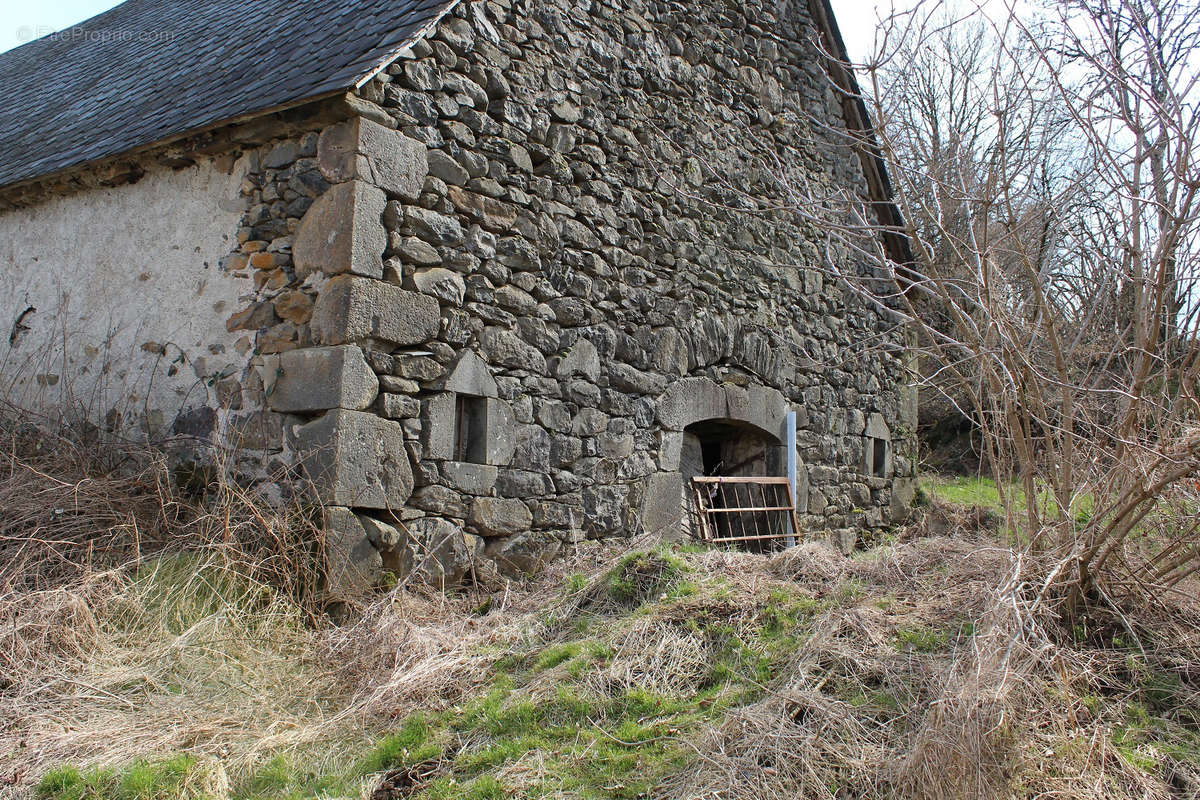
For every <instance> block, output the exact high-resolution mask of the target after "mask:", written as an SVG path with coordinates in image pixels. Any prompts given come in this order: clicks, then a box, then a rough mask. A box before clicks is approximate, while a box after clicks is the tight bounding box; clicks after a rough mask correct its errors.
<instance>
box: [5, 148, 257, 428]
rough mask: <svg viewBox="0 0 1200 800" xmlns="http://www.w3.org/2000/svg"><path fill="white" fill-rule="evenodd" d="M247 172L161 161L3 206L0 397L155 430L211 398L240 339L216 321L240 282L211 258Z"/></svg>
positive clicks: (239, 204) (231, 221)
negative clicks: (115, 183) (100, 184)
mask: <svg viewBox="0 0 1200 800" xmlns="http://www.w3.org/2000/svg"><path fill="white" fill-rule="evenodd" d="M245 167H246V164H245V162H244V161H238V162H236V163H233V164H232V167H231V166H230V165H229V163H228V162H226V163H225V165H224V168H223V169H222V168H221V167H220V166H218V164H217V163H214V162H213V161H204V162H201V163H199V164H197V165H195V166H192V167H187V168H184V169H179V170H171V169H167V168H156V169H152V170H151V171H149V172H147V174H146V175H145V176H144V177H143V178H142V179H141V180H139V181H138V182H137V183H134V184H130V185H126V186H119V187H114V188H106V189H92V190H88V191H84V192H80V193H77V194H72V195H67V196H62V197H57V198H54V199H51V200H49V201H47V202H44V203H41V204H39V205H36V206H32V207H28V208H20V209H16V210H11V211H6V212H0V397H2V398H5V399H8V400H10V401H12V402H14V403H17V404H19V405H21V406H23V407H27V408H34V409H39V410H45V411H48V412H51V413H55V412H57V411H63V412H65V413H68V414H78V413H79V412H80V411H82V412H83V413H84V414H85V415H86V416H87V417H89V418H91V419H92V420H94V421H101V420H104V419H109V420H113V419H114V417H115V415H120V416H121V418H122V419H123V421H124V422H123V424H124V427H125V428H126V430H127V431H128V432H130V433H137V434H140V435H147V434H148V435H150V436H158V435H160V434H162V433H165V432H169V429H170V426H171V424H172V421H173V420H174V419H175V417H176V415H177V414H178V413H179V412H180V411H181V410H183V409H186V408H192V407H196V406H199V405H215V401H214V400H213V393H214V389H213V388H212V385H211V384H213V383H214V382H215V381H214V380H213V378H214V377H215V376H219V375H226V374H238V373H240V371H241V369H242V367H243V366H244V364H245V363H246V355H245V351H246V350H247V348H248V342H247V341H246V340H245V339H243V338H242V337H243V334H242V333H229V332H227V331H226V329H225V321H226V320H227V319H228V318H229V316H230V315H231V314H232V313H234V312H235V311H237V310H239V308H240V305H239V300H238V298H239V295H240V294H242V293H245V292H247V291H249V290H250V286H249V281H247V280H245V279H244V278H242V279H240V278H235V277H233V276H231V275H229V274H226V273H224V272H222V271H221V269H220V266H219V264H220V261H221V259H222V257H223V256H225V255H226V254H228V253H230V252H231V251H233V250H234V249H235V247H236V244H237V242H236V236H237V230H238V226H239V224H240V220H241V217H242V214H243V211H244V202H243V200H242V198H241V197H240V185H241V180H242V176H243V175H245V173H246V169H245ZM30 309H35V310H30ZM239 339H241V341H240V342H239ZM239 350H240V351H241V352H239Z"/></svg>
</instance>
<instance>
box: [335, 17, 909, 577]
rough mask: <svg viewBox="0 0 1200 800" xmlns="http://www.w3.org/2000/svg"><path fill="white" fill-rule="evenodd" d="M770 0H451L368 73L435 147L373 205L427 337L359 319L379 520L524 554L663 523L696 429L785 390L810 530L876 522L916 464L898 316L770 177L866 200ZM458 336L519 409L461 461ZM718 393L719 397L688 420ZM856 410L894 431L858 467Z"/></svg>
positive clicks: (833, 121)
mask: <svg viewBox="0 0 1200 800" xmlns="http://www.w3.org/2000/svg"><path fill="white" fill-rule="evenodd" d="M774 7H775V6H774V4H764V3H761V2H747V3H736V4H734V3H723V2H717V1H716V0H706V1H705V2H700V3H686V4H684V3H642V2H638V1H637V0H616V1H615V2H604V3H602V2H577V1H573V2H566V0H564V1H563V2H555V1H554V0H533V1H532V2H515V3H510V2H507V0H494V1H493V2H487V3H468V4H464V5H462V6H460V7H459V8H458V9H456V11H455V15H454V16H452V17H450V18H448V19H447V20H445V21H443V23H442V24H441V26H440V28H439V31H438V33H437V34H436V35H435V36H433V37H432V38H431V39H430V40H429V41H427V42H422V43H420V44H418V46H417V47H415V48H414V50H413V52H412V53H411V54H409V56H406V57H405V58H402V59H401V60H400V61H399V62H397V63H396V64H394V65H392V66H391V67H389V68H388V69H387V71H386V73H385V74H384V75H382V76H381V77H380V78H379V79H377V80H376V81H373V82H372V83H371V84H369V85H368V86H366V87H364V89H363V91H362V92H361V95H362V97H363V98H365V99H367V100H369V101H370V102H372V103H376V104H378V105H379V106H381V107H382V108H383V109H385V110H386V113H387V114H388V115H389V116H390V117H391V121H394V123H395V124H396V125H398V127H399V129H400V130H401V131H402V132H403V133H404V134H405V135H406V136H408V137H410V138H412V139H415V140H418V141H421V142H423V143H425V144H426V145H427V146H428V147H429V151H428V162H429V176H428V177H427V179H426V180H425V182H424V186H423V190H422V192H421V194H420V196H419V197H418V198H417V199H416V201H415V202H413V201H411V200H402V199H397V198H395V197H391V198H390V199H389V202H388V203H387V205H386V207H385V211H384V213H383V216H382V220H383V223H384V227H385V229H386V231H387V235H388V245H387V250H386V252H385V269H384V273H383V279H384V281H385V282H391V283H392V284H394V285H399V286H401V287H403V288H404V289H406V290H408V291H410V292H415V293H422V294H425V295H427V296H429V297H432V298H435V299H436V300H437V301H438V303H439V305H440V314H441V321H440V329H439V332H438V334H437V336H436V338H435V339H432V340H426V341H419V342H410V343H408V344H407V345H406V346H403V347H394V346H392V345H389V344H387V343H384V342H380V341H372V340H371V339H370V338H369V337H360V338H359V339H358V343H359V344H361V345H362V346H363V347H364V348H365V350H366V360H367V361H368V362H369V363H370V365H371V366H372V368H373V369H374V371H375V372H376V373H377V374H378V375H379V376H380V380H381V387H380V388H381V392H382V395H381V400H380V403H381V404H382V403H387V404H388V407H389V408H392V409H395V411H396V413H395V414H388V413H385V414H384V416H393V417H394V418H395V419H397V421H398V422H399V424H400V426H401V428H402V430H403V431H404V434H405V437H406V441H407V447H408V449H409V451H410V454H411V457H412V466H413V485H414V490H413V493H412V495H411V497H410V498H409V500H408V501H407V504H406V507H405V508H404V509H403V510H402V511H399V512H398V514H397V516H396V517H390V518H393V519H402V521H404V522H405V524H406V525H408V526H409V527H412V526H413V524H414V521H416V520H422V521H421V522H420V523H419V524H420V525H421V526H425V525H433V524H434V522H433V521H434V520H436V521H437V523H436V524H437V525H438V526H443V525H444V526H445V527H439V528H438V530H446V531H465V532H466V536H465V538H464V539H462V540H461V541H462V542H463V547H465V548H466V549H467V550H468V551H481V552H484V553H486V554H487V555H489V556H491V557H492V558H494V559H495V560H496V562H497V563H498V564H499V565H500V566H501V567H502V568H504V567H505V566H508V567H515V568H519V569H529V568H531V567H533V566H534V565H536V563H538V560H539V559H540V558H542V557H545V556H547V555H550V554H553V552H555V551H556V550H557V549H558V548H560V547H561V546H563V545H564V544H569V543H570V542H571V541H573V540H575V539H576V538H577V537H581V536H587V537H604V536H631V535H637V534H639V533H643V532H651V529H652V528H655V527H658V525H651V524H649V522H648V521H649V520H650V519H653V520H655V522H656V523H665V524H669V523H670V522H671V521H673V520H674V519H677V518H678V516H679V511H680V507H679V494H678V492H679V490H678V486H679V481H680V475H679V469H680V466H679V460H680V451H681V446H682V429H683V428H684V427H685V426H686V425H687V424H690V423H691V422H694V421H698V420H701V419H704V418H706V415H707V416H717V417H724V416H728V417H732V418H745V419H747V420H748V421H750V422H752V423H754V424H756V425H758V426H760V427H768V426H771V430H772V431H774V430H775V429H777V428H779V426H780V425H781V424H782V414H783V412H784V411H785V410H788V409H791V410H796V411H797V412H798V415H799V421H800V432H799V438H800V451H801V458H802V460H803V462H804V463H806V464H807V466H808V469H807V470H806V471H805V473H804V474H803V475H802V479H801V485H802V486H807V487H810V488H808V489H805V496H804V497H802V498H800V504H801V506H802V507H806V508H807V512H808V513H807V515H806V517H805V519H804V522H805V524H806V526H808V527H811V528H818V529H837V530H846V529H848V528H851V527H858V526H876V525H882V524H885V523H886V522H887V521H888V520H889V519H891V518H892V516H893V508H892V485H893V480H892V479H893V477H894V476H896V475H899V476H901V477H907V476H908V475H911V473H912V469H913V466H912V462H911V460H910V459H908V458H906V457H905V453H904V450H903V446H904V444H905V442H904V439H905V432H906V430H907V429H908V426H909V424H910V423H908V422H907V421H906V414H907V409H909V408H910V407H911V395H910V394H909V393H908V392H907V390H906V389H905V388H904V385H905V382H906V380H907V374H906V371H905V369H904V363H903V359H902V356H901V353H902V350H903V348H902V344H903V341H902V335H901V333H900V332H899V331H896V330H893V328H892V325H891V323H890V322H889V321H888V320H886V319H884V318H883V317H882V316H881V315H880V313H879V312H878V311H877V310H875V309H874V308H871V307H868V306H867V305H866V304H864V303H862V302H860V301H859V300H858V299H857V298H856V297H855V296H854V295H853V294H852V293H850V292H847V291H845V290H844V289H843V288H842V287H841V286H839V285H838V283H837V282H836V281H835V280H833V279H832V278H831V277H830V276H829V275H828V273H827V272H826V271H825V270H824V268H823V263H824V262H823V258H824V248H825V247H826V243H825V237H824V235H823V234H822V232H821V231H820V230H819V228H817V227H816V226H814V225H812V224H811V223H808V222H804V221H802V220H801V219H800V217H799V216H798V215H796V214H795V213H793V212H792V210H790V209H789V208H788V206H789V204H790V203H791V202H793V199H789V197H787V195H786V190H785V187H784V186H781V184H780V182H779V181H778V180H777V178H778V170H779V166H778V165H779V164H780V163H781V162H782V163H786V165H787V167H786V170H787V172H788V175H787V180H786V183H788V184H790V185H792V186H796V185H800V184H801V183H802V182H807V185H808V186H810V187H811V188H812V192H813V196H815V197H817V198H819V197H820V196H821V193H822V192H823V191H825V190H827V189H836V188H843V187H850V188H851V190H852V191H859V192H862V193H865V186H864V185H863V179H862V174H861V168H860V166H859V164H858V162H857V159H856V157H855V156H854V155H853V154H852V153H850V152H849V151H848V150H847V149H845V148H844V147H842V146H841V145H840V144H836V143H835V142H834V141H833V139H832V137H830V136H828V135H826V134H825V133H823V132H822V130H821V126H822V125H832V126H834V127H837V126H840V125H841V119H840V114H839V111H838V100H837V98H836V97H835V96H834V95H833V93H832V92H831V91H830V90H829V89H828V88H827V86H826V83H825V79H824V77H823V75H822V73H821V72H820V69H819V67H818V66H817V62H816V57H815V54H814V53H813V52H812V51H811V49H810V48H809V47H808V46H807V44H806V43H805V42H806V41H807V36H808V35H809V34H810V33H811V28H810V26H809V23H808V20H807V17H806V16H805V14H806V11H805V9H804V8H803V7H800V6H798V5H795V4H790V5H788V8H787V11H786V15H785V16H784V17H779V16H775V14H774V13H773V11H772V9H773V8H774ZM493 33H494V34H495V36H493ZM785 33H786V34H787V35H784V34H785ZM810 117H813V118H815V120H816V123H814V122H813V120H812V119H810ZM385 121H386V120H385ZM806 202H812V200H811V198H810V199H809V200H806ZM840 266H841V267H842V268H843V269H847V270H850V271H854V270H855V269H856V268H855V265H854V264H853V263H851V262H847V261H842V262H841V263H840ZM465 353H472V354H477V355H478V357H479V358H480V359H481V360H482V361H483V362H484V363H486V365H487V367H488V369H489V371H490V373H491V375H492V377H493V379H494V382H495V385H496V386H497V387H498V400H499V401H500V402H501V403H502V404H503V405H505V406H507V409H508V413H509V414H511V420H510V422H509V423H508V424H506V425H505V426H504V431H503V434H502V435H503V436H504V437H512V439H513V447H512V449H511V456H510V457H506V458H505V459H504V460H503V461H500V462H494V463H488V464H485V465H473V464H468V465H464V464H461V463H458V462H455V461H454V460H453V458H452V456H450V455H449V452H450V451H449V449H448V448H447V447H446V446H444V443H445V441H446V440H447V439H448V437H452V435H453V434H452V429H453V424H454V423H453V421H452V416H453V412H452V409H453V407H454V405H453V398H452V396H449V395H450V393H448V392H446V391H445V389H444V384H445V381H446V378H447V375H448V374H449V373H450V372H451V371H452V370H453V369H454V368H455V365H456V364H457V363H458V362H459V360H460V359H461V358H463V356H464V354H465ZM685 379H686V380H685ZM682 387H689V388H692V389H696V391H695V392H692V391H687V392H679V391H676V389H679V388H682ZM708 395H712V398H715V399H712V398H710V399H711V408H712V409H715V410H712V411H711V413H709V412H708V411H704V410H702V409H699V408H698V409H697V410H694V413H693V411H688V413H689V414H691V415H692V416H691V417H689V418H687V419H684V418H682V417H681V416H680V414H679V413H677V412H679V411H680V408H682V407H685V406H687V404H688V403H690V402H691V398H692V397H697V396H708ZM906 397H907V398H908V403H907V404H905V403H904V402H903V401H904V398H906ZM406 398H407V399H406ZM681 398H683V399H681ZM412 399H415V400H417V401H419V404H415V403H410V402H408V401H409V400H412ZM705 402H706V403H707V402H709V401H708V400H706V401H705ZM742 407H745V408H743V409H742V411H739V408H742ZM688 408H690V407H688ZM704 408H709V406H704ZM749 408H757V409H758V411H756V412H753V413H752V412H751V411H747V410H745V409H749ZM868 418H872V419H874V418H877V419H878V420H880V421H881V423H882V424H883V425H885V426H886V427H887V428H888V429H889V430H890V431H891V432H893V433H891V435H892V436H894V437H895V438H896V444H897V447H898V448H900V452H898V453H897V455H896V457H895V458H894V459H893V461H892V467H893V472H892V473H889V475H888V476H887V477H886V478H876V477H871V476H869V475H868V474H866V473H865V470H864V459H865V452H864V442H865V441H866V440H865V438H864V434H865V432H866V427H867V420H868ZM781 433H782V432H781V431H780V435H781ZM672 492H674V494H672ZM898 501H901V502H899V503H898V505H900V506H905V505H906V504H907V503H906V501H904V498H903V497H902V496H901V497H899V498H898ZM350 505H353V503H352V502H351V503H350ZM359 511H360V512H362V513H363V514H367V515H370V514H374V515H375V516H376V517H379V516H380V515H381V514H383V513H384V512H382V510H380V509H378V508H377V507H376V508H375V509H374V510H369V509H359ZM895 511H896V512H899V511H900V509H899V508H897V509H895ZM384 515H385V516H388V515H387V514H384ZM360 516H361V514H360ZM455 540H456V541H459V538H458V536H457V534H456V535H455ZM460 555H461V554H460Z"/></svg>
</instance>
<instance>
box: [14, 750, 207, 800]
mask: <svg viewBox="0 0 1200 800" xmlns="http://www.w3.org/2000/svg"><path fill="white" fill-rule="evenodd" d="M195 766H196V761H195V759H193V758H192V757H191V756H186V755H176V756H172V757H170V758H165V759H161V760H157V761H149V760H143V761H135V762H133V763H132V764H129V765H128V766H126V767H125V768H124V769H121V770H111V769H92V770H87V771H81V770H79V769H77V768H76V767H72V766H64V767H59V768H57V769H53V770H50V771H49V772H47V773H46V775H45V776H44V777H43V778H42V780H41V781H40V782H39V783H38V786H37V796H38V797H39V798H43V799H44V800H180V798H191V797H195V798H199V797H200V796H201V794H200V793H199V792H198V791H194V790H189V788H188V786H187V784H188V780H189V778H190V777H191V773H192V770H193V769H194V768H195Z"/></svg>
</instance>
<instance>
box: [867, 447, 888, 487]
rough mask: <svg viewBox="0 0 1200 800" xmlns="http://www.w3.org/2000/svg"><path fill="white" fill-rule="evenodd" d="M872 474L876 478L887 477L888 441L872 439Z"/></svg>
mask: <svg viewBox="0 0 1200 800" xmlns="http://www.w3.org/2000/svg"><path fill="white" fill-rule="evenodd" d="M871 448H872V451H871V474H872V475H874V476H875V477H876V478H884V477H887V457H888V440H887V439H879V438H872V439H871Z"/></svg>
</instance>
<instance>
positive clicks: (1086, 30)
mask: <svg viewBox="0 0 1200 800" xmlns="http://www.w3.org/2000/svg"><path fill="white" fill-rule="evenodd" d="M1197 44H1200V7H1197V6H1196V5H1195V4H1193V3H1184V2H1177V0H1072V1H1071V2H1068V3H1061V4H1056V5H1055V6H1054V7H1053V8H1051V9H1048V10H1046V11H1044V12H1041V13H1039V14H1038V16H1036V18H1031V17H1028V16H1025V17H1023V16H1022V15H1021V14H1018V13H1017V12H1016V10H1015V7H1014V6H1010V7H1009V8H1008V11H1007V13H1002V14H1000V15H993V16H987V15H985V14H984V13H983V12H982V11H980V10H978V9H977V8H974V7H970V8H969V7H967V6H953V5H950V6H948V5H945V4H941V3H934V4H922V5H918V6H917V7H916V9H915V10H912V11H910V12H906V13H904V14H896V15H893V16H891V17H889V18H887V19H885V20H884V21H883V24H882V26H881V35H880V39H879V52H878V53H877V55H876V56H875V57H873V58H872V59H871V60H870V61H869V63H867V64H865V65H862V66H860V74H861V75H862V76H863V77H862V86H863V91H862V93H861V95H860V96H859V97H860V98H861V99H862V100H863V109H864V111H867V112H868V113H869V117H870V118H871V119H873V120H874V121H875V126H874V132H875V134H876V136H875V139H874V141H861V140H860V141H856V142H855V143H854V145H853V146H854V147H855V148H856V149H857V150H859V151H860V152H862V153H863V157H864V158H865V159H867V160H868V161H874V162H875V163H878V164H879V165H880V166H881V167H886V170H887V172H888V173H889V174H890V176H891V179H892V188H893V189H894V200H895V204H896V207H897V208H898V210H899V212H900V213H899V216H898V217H895V216H893V217H890V218H886V220H885V222H881V221H880V217H878V216H877V215H876V213H875V212H876V210H877V209H876V207H874V206H871V205H864V204H862V203H861V202H860V201H859V200H858V199H857V198H850V197H846V198H844V200H845V201H846V202H842V203H836V202H835V201H833V200H832V199H831V198H821V199H822V200H823V201H824V203H823V204H824V206H825V207H827V208H833V209H836V211H834V212H831V213H830V214H825V215H823V216H822V215H820V214H818V212H815V211H813V210H812V209H813V208H814V205H813V204H812V203H808V204H805V205H804V206H803V208H802V209H801V210H799V211H798V212H797V213H806V214H813V215H816V216H820V218H821V219H823V220H824V222H825V224H826V230H828V231H830V233H829V242H828V247H827V248H826V257H827V263H826V269H827V270H828V272H829V273H830V274H831V275H832V276H835V277H836V278H837V279H838V280H839V281H841V282H842V284H843V285H844V286H846V287H849V288H850V289H851V290H853V291H855V292H858V293H859V294H860V295H862V296H864V297H866V298H867V299H868V300H869V301H870V302H873V303H874V304H875V305H876V307H877V308H880V309H884V310H885V311H886V313H888V314H890V315H892V316H893V318H894V319H895V320H896V322H897V324H901V325H905V326H909V327H910V328H911V329H912V330H913V331H914V332H915V340H916V342H917V344H918V346H919V348H920V352H921V354H922V357H923V358H924V359H925V366H924V368H923V372H924V374H926V375H927V376H929V380H928V388H930V389H931V390H932V391H944V392H946V393H947V394H948V395H950V396H952V397H953V398H954V399H955V400H956V401H958V402H961V403H965V404H966V408H965V409H964V411H965V412H966V413H967V414H968V415H969V416H970V417H971V418H972V419H973V420H975V421H976V423H977V424H978V425H979V426H980V428H981V430H982V434H983V435H982V441H983V445H984V449H985V455H986V463H987V464H988V466H989V468H990V469H991V471H992V474H993V477H994V478H995V479H996V484H997V486H998V488H999V489H1000V492H1001V499H1002V502H1003V504H1004V507H1005V520H1004V522H1005V526H1006V528H1007V529H1008V530H1010V531H1013V532H1015V533H1016V535H1017V539H1018V540H1019V541H1020V543H1021V545H1022V546H1023V547H1024V548H1025V549H1026V550H1027V552H1028V553H1029V554H1030V555H1037V554H1046V555H1048V556H1049V557H1051V558H1052V559H1055V560H1057V563H1058V568H1056V569H1052V570H1050V571H1049V573H1048V575H1047V577H1048V581H1047V583H1046V584H1045V585H1044V586H1043V587H1041V590H1040V594H1039V602H1042V603H1045V604H1046V605H1048V606H1052V607H1053V608H1054V609H1055V611H1056V612H1057V613H1058V614H1059V615H1060V616H1061V617H1062V618H1063V619H1065V620H1068V621H1072V620H1075V619H1076V618H1077V617H1079V616H1080V615H1081V614H1083V613H1085V612H1086V609H1087V608H1088V606H1089V605H1093V604H1095V603H1097V602H1101V601H1104V600H1105V598H1109V599H1118V600H1120V599H1121V598H1124V597H1130V596H1131V593H1132V596H1136V597H1139V598H1147V597H1150V598H1152V597H1154V596H1155V595H1161V594H1162V593H1164V592H1172V591H1175V590H1176V589H1177V588H1178V586H1179V585H1180V582H1181V581H1184V580H1186V579H1187V578H1188V577H1189V576H1191V575H1193V574H1195V571H1196V569H1197V568H1198V567H1200V538H1198V537H1197V526H1196V525H1194V524H1193V520H1194V517H1195V514H1194V513H1192V514H1185V515H1184V516H1180V515H1179V513H1178V512H1179V511H1180V510H1184V509H1187V508H1189V507H1191V508H1195V507H1196V504H1197V503H1198V502H1200V484H1198V483H1197V477H1198V476H1200V433H1197V426H1198V425H1200V396H1198V392H1197V386H1200V297H1197V295H1196V294H1195V292H1194V290H1193V289H1192V288H1191V287H1192V286H1193V284H1194V281H1195V279H1196V277H1197V276H1198V275H1200V260H1198V256H1200V248H1198V245H1200V238H1198V236H1197V234H1198V233H1200V148H1198V147H1197V144H1198V143H1200V137H1198V134H1200V112H1198V108H1200V103H1198V100H1200V66H1198V65H1197V63H1196V61H1195V59H1194V58H1193V57H1191V55H1190V54H1191V53H1192V52H1193V49H1194V47H1195V46H1196V45H1197ZM829 55H830V57H831V58H834V59H836V58H837V57H838V56H840V55H842V54H839V53H830V54H829ZM838 89H839V90H840V91H849V92H853V90H854V87H853V86H849V85H845V84H844V82H843V85H840V86H839V87H838ZM801 196H803V193H802V192H798V197H801ZM809 199H811V198H809ZM885 223H886V224H885ZM897 234H902V235H903V236H904V237H905V238H906V239H907V241H908V242H909V243H910V244H911V258H910V259H908V260H907V261H905V262H903V263H901V262H899V261H897V260H896V258H895V255H894V251H893V250H888V249H887V248H885V247H884V244H883V242H884V239H885V238H886V237H894V236H895V235H897ZM864 264H866V265H868V268H867V269H866V270H865V277H864V271H863V270H862V269H860V266H861V265H864ZM1147 533H1156V534H1158V535H1156V536H1155V537H1154V539H1153V544H1152V545H1151V546H1150V547H1148V548H1147V547H1143V546H1142V544H1141V543H1142V542H1143V541H1144V540H1145V535H1146V534H1147ZM1038 563H1041V562H1040V561H1039V562H1038Z"/></svg>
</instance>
